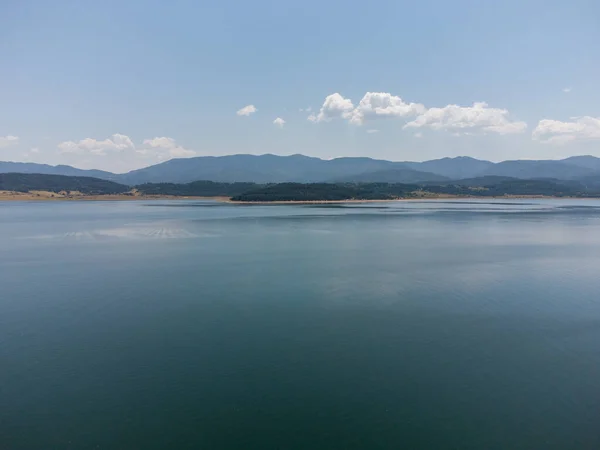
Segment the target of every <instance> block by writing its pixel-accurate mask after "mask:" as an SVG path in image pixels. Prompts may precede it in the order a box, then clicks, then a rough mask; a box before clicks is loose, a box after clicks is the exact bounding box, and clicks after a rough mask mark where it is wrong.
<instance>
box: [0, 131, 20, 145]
mask: <svg viewBox="0 0 600 450" xmlns="http://www.w3.org/2000/svg"><path fill="white" fill-rule="evenodd" d="M18 143H19V136H11V135H10V134H9V135H8V136H0V148H2V147H8V146H9V145H15V144H18Z"/></svg>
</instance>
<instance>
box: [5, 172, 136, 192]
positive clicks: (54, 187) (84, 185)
mask: <svg viewBox="0 0 600 450" xmlns="http://www.w3.org/2000/svg"><path fill="white" fill-rule="evenodd" d="M130 189H131V188H130V187H129V186H125V185H124V184H119V183H115V182H113V181H108V180H101V179H99V178H92V177H69V176H65V175H45V174H39V173H0V190H1V191H17V192H29V191H50V192H61V191H78V192H81V193H83V194H87V195H105V194H122V193H125V192H128V191H129V190H130Z"/></svg>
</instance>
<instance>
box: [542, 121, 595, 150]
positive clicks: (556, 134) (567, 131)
mask: <svg viewBox="0 0 600 450" xmlns="http://www.w3.org/2000/svg"><path fill="white" fill-rule="evenodd" d="M571 120H572V121H571V122H561V121H560V120H551V119H543V120H540V122H539V123H538V125H537V127H535V130H533V133H532V137H533V139H534V140H536V141H540V142H542V143H545V144H565V143H567V142H573V141H589V140H596V139H600V117H598V118H596V117H590V116H584V117H572V118H571Z"/></svg>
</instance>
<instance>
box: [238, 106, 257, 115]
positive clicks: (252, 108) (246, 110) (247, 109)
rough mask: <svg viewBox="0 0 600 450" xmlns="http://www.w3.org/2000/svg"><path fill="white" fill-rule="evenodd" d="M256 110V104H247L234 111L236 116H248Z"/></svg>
mask: <svg viewBox="0 0 600 450" xmlns="http://www.w3.org/2000/svg"><path fill="white" fill-rule="evenodd" d="M256 111H258V109H256V106H254V105H247V106H244V107H243V108H241V109H238V111H237V112H236V114H237V115H238V116H246V117H247V116H249V115H250V114H254V113H255V112H256Z"/></svg>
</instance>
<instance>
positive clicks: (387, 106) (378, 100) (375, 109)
mask: <svg viewBox="0 0 600 450" xmlns="http://www.w3.org/2000/svg"><path fill="white" fill-rule="evenodd" d="M425 111H426V108H425V106H423V105H421V104H420V103H406V102H405V101H404V100H402V99H401V98H400V97H398V96H395V95H392V94H390V93H387V92H367V93H366V94H365V95H364V97H363V98H362V99H361V100H360V102H359V104H358V106H357V107H356V108H355V109H353V110H352V112H351V113H350V114H349V117H348V118H349V120H350V123H353V124H355V125H362V124H363V123H364V122H365V120H367V119H375V118H378V117H409V116H416V115H418V114H423V113H424V112H425Z"/></svg>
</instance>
